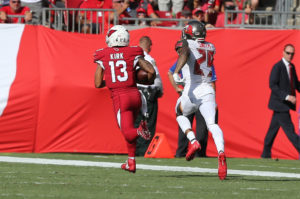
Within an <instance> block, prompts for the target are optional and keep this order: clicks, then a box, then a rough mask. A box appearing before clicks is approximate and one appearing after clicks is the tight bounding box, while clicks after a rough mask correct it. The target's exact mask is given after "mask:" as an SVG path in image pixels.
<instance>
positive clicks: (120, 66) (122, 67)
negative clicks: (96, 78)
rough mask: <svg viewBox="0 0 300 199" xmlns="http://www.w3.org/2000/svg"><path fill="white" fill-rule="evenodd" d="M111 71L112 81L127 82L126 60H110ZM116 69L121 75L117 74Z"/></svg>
mask: <svg viewBox="0 0 300 199" xmlns="http://www.w3.org/2000/svg"><path fill="white" fill-rule="evenodd" d="M108 64H109V66H110V72H111V82H112V83H115V82H116V81H119V82H125V81H127V80H128V72H127V70H126V69H127V64H126V61H125V60H117V61H109V62H108ZM116 69H117V70H118V71H120V73H121V74H120V75H116Z"/></svg>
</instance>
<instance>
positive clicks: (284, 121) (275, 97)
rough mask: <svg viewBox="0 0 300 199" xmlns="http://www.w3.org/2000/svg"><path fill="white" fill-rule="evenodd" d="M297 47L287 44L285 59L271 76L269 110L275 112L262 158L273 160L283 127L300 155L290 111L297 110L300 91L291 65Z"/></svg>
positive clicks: (298, 139) (298, 140) (273, 70)
mask: <svg viewBox="0 0 300 199" xmlns="http://www.w3.org/2000/svg"><path fill="white" fill-rule="evenodd" d="M294 54H295V47H294V46H293V45H292V44H287V45H285V47H284V50H283V58H282V59H281V60H280V61H279V62H278V63H276V64H275V65H274V66H273V68H272V71H271V75H270V88H271V97H270V101H269V108H270V109H271V110H273V116H272V120H271V124H270V127H269V130H268V132H267V135H266V137H265V141H264V149H263V153H262V155H261V157H262V158H271V148H272V145H273V142H274V139H275V137H276V135H277V133H278V130H279V128H280V127H281V128H282V129H283V131H284V133H285V134H286V136H287V137H288V139H289V140H290V141H291V142H292V144H293V145H294V147H295V148H296V149H297V150H298V152H299V153H300V138H299V136H298V135H297V134H296V132H295V128H294V125H293V123H292V120H291V116H290V112H289V110H290V109H292V110H296V92H295V91H296V90H298V92H299V91H300V82H299V81H298V77H297V74H296V70H295V66H294V64H292V63H291V61H292V59H293V57H294Z"/></svg>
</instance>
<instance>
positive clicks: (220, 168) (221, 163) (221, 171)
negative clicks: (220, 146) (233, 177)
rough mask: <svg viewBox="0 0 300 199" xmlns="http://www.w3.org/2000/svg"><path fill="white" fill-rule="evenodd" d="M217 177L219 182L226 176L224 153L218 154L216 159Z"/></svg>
mask: <svg viewBox="0 0 300 199" xmlns="http://www.w3.org/2000/svg"><path fill="white" fill-rule="evenodd" d="M218 162H219V166H218V175H219V178H220V180H224V179H225V178H226V176H227V164H226V157H225V153H224V152H220V153H219V157H218Z"/></svg>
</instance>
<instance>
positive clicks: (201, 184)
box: [0, 153, 300, 199]
mask: <svg viewBox="0 0 300 199" xmlns="http://www.w3.org/2000/svg"><path fill="white" fill-rule="evenodd" d="M4 156H9V157H22V158H43V159H51V160H54V159H60V160H77V161H78V160H79V161H80V162H81V163H85V162H86V161H87V162H100V163H101V162H111V163H118V164H117V166H119V164H120V165H121V163H123V162H124V161H125V160H126V156H125V155H100V154H99V155H98V154H18V153H16V154H15V153H9V154H8V153H2V154H0V158H1V157H4ZM299 163H300V162H299V161H298V160H273V159H238V158H228V159H227V164H228V169H229V170H228V173H229V174H228V177H227V179H226V180H224V181H220V180H219V179H218V177H217V173H214V172H210V173H205V172H189V171H187V172H184V171H164V169H163V170H159V171H153V170H148V169H145V168H143V169H142V165H155V166H167V167H163V168H170V169H172V168H174V167H185V168H199V169H200V168H206V169H217V159H216V158H196V159H194V160H193V161H191V162H187V161H185V159H184V158H176V159H146V158H142V157H139V158H137V167H138V168H139V166H140V167H141V169H138V170H137V172H136V173H135V174H132V173H128V172H125V171H123V170H121V169H120V168H110V167H99V166H72V165H49V164H31V163H13V162H10V163H9V162H3V161H1V160H0V173H1V178H0V184H1V190H0V198H1V199H2V198H4V199H5V198H13V199H18V198H32V199H39V198H70V199H75V198H76V199H77V198H78V199H79V198H80V199H87V198H103V199H150V198H153V199H160V198H161V199H198V198H203V199H206V198H208V199H210V198H214V199H215V198H217V199H218V198H220V199H227V198H228V199H234V198H249V199H250V198H251V199H253V198H263V199H268V198H272V199H274V198H300V192H299V190H300V189H299V188H300V165H299ZM71 164H72V163H71ZM153 167H154V166H153ZM185 168H184V169H185ZM187 170H188V169H187ZM212 171H214V170H212ZM234 171H242V172H243V171H247V173H248V174H247V175H241V174H239V175H234V174H232V173H234ZM270 172H275V174H278V173H279V172H280V173H279V174H280V175H281V176H283V177H272V176H255V175H256V173H267V175H269V174H271V175H272V173H270ZM249 173H250V174H249ZM284 173H289V175H290V177H284V175H285V174H284ZM293 176H295V177H293Z"/></svg>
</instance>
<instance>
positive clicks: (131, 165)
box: [121, 159, 136, 173]
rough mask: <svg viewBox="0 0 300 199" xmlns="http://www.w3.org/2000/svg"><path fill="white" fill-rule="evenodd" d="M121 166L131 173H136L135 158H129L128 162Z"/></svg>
mask: <svg viewBox="0 0 300 199" xmlns="http://www.w3.org/2000/svg"><path fill="white" fill-rule="evenodd" d="M121 168H122V169H123V170H125V171H129V172H131V173H135V170H136V164H135V160H134V159H128V160H127V161H126V163H124V164H122V165H121Z"/></svg>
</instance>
